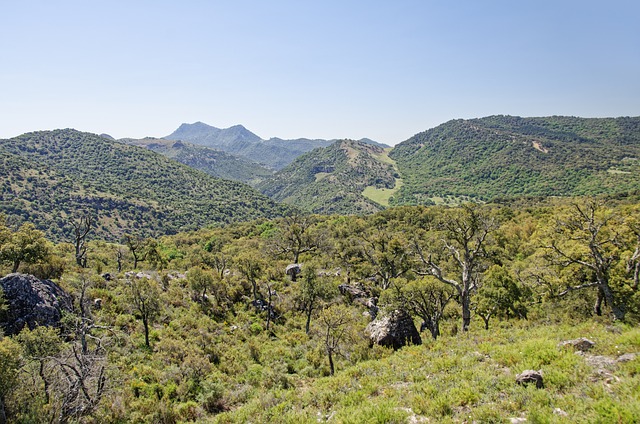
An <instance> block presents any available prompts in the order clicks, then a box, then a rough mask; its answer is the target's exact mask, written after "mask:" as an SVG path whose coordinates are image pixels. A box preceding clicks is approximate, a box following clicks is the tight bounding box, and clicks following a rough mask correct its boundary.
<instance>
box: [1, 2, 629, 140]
mask: <svg viewBox="0 0 640 424" xmlns="http://www.w3.org/2000/svg"><path fill="white" fill-rule="evenodd" d="M639 19H640V1H638V0H629V1H618V0H607V1H604V0H602V1H588V0H580V1H564V0H553V1H546V0H504V1H491V0H486V1H481V0H468V1H455V0H449V1H445V0H442V1H429V0H422V1H402V0H393V1H391V0H387V1H372V0H367V1H365V0H363V1H350V0H340V1H333V0H322V1H306V0H297V1H293V0H291V1H278V0H268V1H267V0H262V1H258V0H255V1H242V0H240V1H238V0H235V1H231V0H229V1H213V0H212V1H204V0H203V1H191V0H182V1H161V0H153V1H137V0H127V1H117V0H95V1H88V0H82V1H80V0H78V1H65V0H56V1H51V0H47V1H30V0H0V58H1V59H0V137H2V138H7V137H13V136H16V135H18V134H21V133H24V132H27V131H34V130H41V129H53V128H69V127H70V128H76V129H79V130H83V131H90V132H95V133H103V132H104V133H109V134H111V135H112V136H114V137H116V138H121V137H143V136H156V137H160V136H164V135H168V134H169V133H171V132H172V131H173V130H175V129H176V128H177V127H178V126H179V125H180V124H181V123H183V122H189V123H192V122H195V121H202V122H206V123H208V124H210V125H213V126H216V127H220V128H226V127H229V126H231V125H235V124H243V125H244V126H246V127H247V128H248V129H250V130H251V131H253V132H255V133H256V134H257V135H259V136H261V137H262V138H269V137H276V136H277V137H282V138H298V137H308V138H327V139H330V138H353V139H359V138H362V137H369V138H372V139H374V140H377V141H381V142H385V143H388V144H395V143H398V142H400V141H403V140H405V139H407V138H409V137H411V136H412V135H414V134H415V133H418V132H420V131H424V130H426V129H428V128H431V127H434V126H436V125H438V124H441V123H443V122H445V121H447V120H450V119H454V118H475V117H482V116H487V115H492V114H510V115H520V116H547V115H574V116H584V117H598V116H600V117H604V116H638V115H640V23H639V22H640V21H639Z"/></svg>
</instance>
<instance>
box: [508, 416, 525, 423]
mask: <svg viewBox="0 0 640 424" xmlns="http://www.w3.org/2000/svg"><path fill="white" fill-rule="evenodd" d="M509 422H510V423H511V424H521V423H526V422H527V419H526V418H523V417H513V418H509Z"/></svg>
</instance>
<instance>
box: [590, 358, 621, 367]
mask: <svg viewBox="0 0 640 424" xmlns="http://www.w3.org/2000/svg"><path fill="white" fill-rule="evenodd" d="M585 361H586V362H587V364H589V365H591V366H592V367H594V368H598V369H604V368H614V367H615V366H616V363H617V361H616V360H615V358H612V357H611V356H600V355H593V356H592V355H587V356H585Z"/></svg>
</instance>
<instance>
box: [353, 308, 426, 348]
mask: <svg viewBox="0 0 640 424" xmlns="http://www.w3.org/2000/svg"><path fill="white" fill-rule="evenodd" d="M365 331H366V332H367V333H368V334H369V338H370V339H371V342H372V343H375V344H379V345H381V346H391V347H393V348H394V349H400V348H401V347H402V346H405V345H407V344H409V343H412V344H414V345H419V344H422V338H421V337H420V333H418V330H417V329H416V326H415V324H414V323H413V318H411V316H410V315H409V314H408V313H407V312H405V311H403V310H395V311H393V312H391V314H389V315H388V316H386V317H383V318H380V319H376V320H374V321H372V322H371V323H369V325H368V326H367V328H366V330H365Z"/></svg>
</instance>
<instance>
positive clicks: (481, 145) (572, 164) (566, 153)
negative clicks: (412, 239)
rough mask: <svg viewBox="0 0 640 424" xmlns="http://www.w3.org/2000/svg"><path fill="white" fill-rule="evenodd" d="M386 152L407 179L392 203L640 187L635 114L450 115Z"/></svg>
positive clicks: (639, 140)
mask: <svg viewBox="0 0 640 424" xmlns="http://www.w3.org/2000/svg"><path fill="white" fill-rule="evenodd" d="M390 156H391V158H393V159H395V160H396V162H397V165H398V169H399V170H400V174H401V175H402V177H403V179H404V185H403V186H402V188H401V189H400V190H399V192H398V194H397V195H396V196H394V198H393V199H392V200H391V203H392V204H416V203H417V204H429V203H431V202H434V200H435V201H439V202H445V203H447V202H449V203H456V202H458V201H459V200H460V199H461V198H463V199H464V198H473V199H476V200H489V199H493V198H496V197H515V196H573V195H594V194H602V193H608V194H614V193H626V192H629V191H634V190H637V189H638V188H640V173H639V172H638V171H640V161H639V159H640V118H638V117H636V118H602V119H587V118H574V117H561V116H554V117H546V118H520V117H513V116H490V117H486V118H481V119H471V120H454V121H450V122H447V123H445V124H442V125H440V126H438V127H436V128H433V129H430V130H428V131H425V132H422V133H420V134H417V135H415V136H414V137H412V138H410V139H409V140H407V141H405V142H403V143H400V144H398V145H397V146H396V147H395V148H394V149H393V150H392V152H391V154H390Z"/></svg>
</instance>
